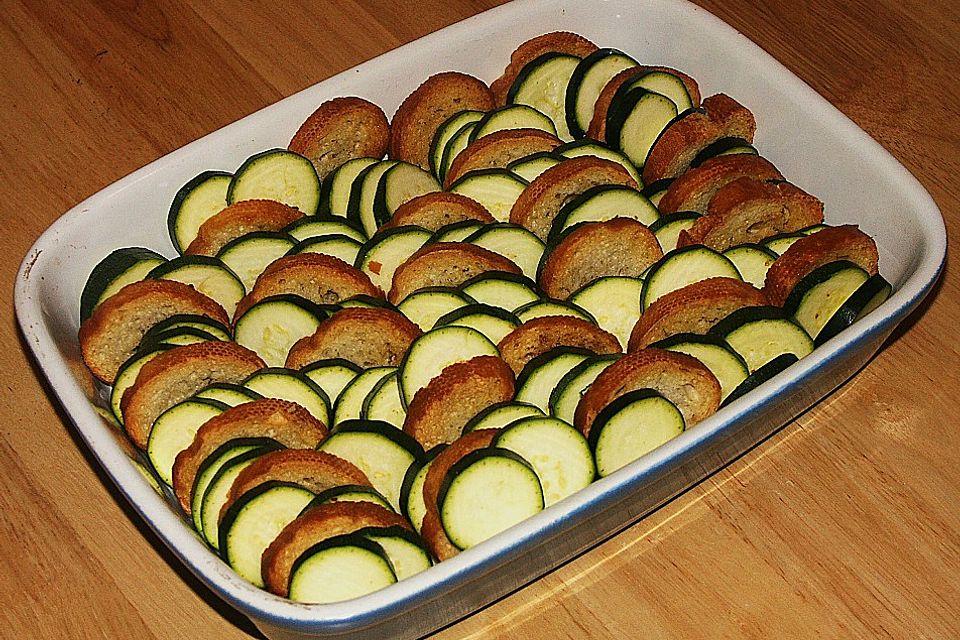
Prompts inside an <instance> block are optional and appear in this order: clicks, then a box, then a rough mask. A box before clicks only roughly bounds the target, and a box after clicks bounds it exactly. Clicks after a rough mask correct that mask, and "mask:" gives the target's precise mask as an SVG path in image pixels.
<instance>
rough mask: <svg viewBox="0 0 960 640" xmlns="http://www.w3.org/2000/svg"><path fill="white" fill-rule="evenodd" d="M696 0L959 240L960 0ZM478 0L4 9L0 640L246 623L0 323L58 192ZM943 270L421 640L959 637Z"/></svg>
mask: <svg viewBox="0 0 960 640" xmlns="http://www.w3.org/2000/svg"><path fill="white" fill-rule="evenodd" d="M698 2H699V4H702V5H703V6H704V7H705V8H707V9H708V10H710V11H711V12H713V13H715V14H716V15H718V16H719V17H720V18H722V19H723V20H725V21H727V22H728V23H730V24H731V25H733V26H734V27H736V28H737V29H738V30H740V31H741V32H742V33H744V34H745V35H746V36H748V37H749V38H750V39H752V40H754V41H755V42H757V43H758V44H760V45H761V46H762V47H763V48H764V49H766V50H767V51H769V52H770V53H772V54H773V55H774V56H775V57H776V58H778V59H779V60H781V61H782V62H783V63H784V64H786V66H787V67H789V68H790V69H791V70H792V71H793V72H794V73H796V74H797V75H799V76H800V77H801V78H802V79H804V80H805V81H806V82H808V83H809V84H810V85H812V86H813V87H814V88H815V89H816V90H817V91H819V92H820V93H821V94H823V95H824V96H825V97H826V98H827V99H828V100H829V101H830V102H832V103H833V104H835V105H836V106H837V107H838V108H840V109H841V110H842V111H843V112H845V113H846V114H847V115H849V116H850V117H851V118H852V119H853V120H854V121H855V122H856V123H857V124H858V125H859V126H861V127H862V128H864V129H865V130H866V131H867V132H868V133H870V134H871V135H872V136H873V137H874V138H876V139H877V140H878V141H879V142H880V143H881V144H882V145H883V146H884V147H886V148H887V149H888V150H889V151H890V152H891V153H892V154H893V155H894V156H896V157H897V159H899V160H900V161H901V162H902V163H903V164H904V165H905V166H906V167H907V168H908V169H909V170H910V171H911V172H912V173H913V174H914V175H916V176H917V177H918V179H919V180H920V182H921V183H922V184H923V185H924V187H926V188H927V189H928V190H929V191H930V193H931V194H932V195H933V198H934V199H935V200H936V202H937V203H938V205H939V206H940V208H941V210H942V211H943V215H944V217H945V218H946V221H947V226H948V228H949V232H950V234H952V235H950V238H951V243H950V251H954V250H956V248H957V247H956V243H955V242H953V238H954V237H955V236H956V234H957V232H958V231H960V111H958V109H960V107H958V105H960V89H958V87H960V83H958V82H957V80H956V69H957V68H960V37H958V35H960V3H957V2H955V0H898V1H894V0H879V1H867V0H807V1H806V2H803V3H797V2H793V1H792V0H723V1H720V0H698ZM496 4H499V3H498V2H497V1H496V0H416V1H413V0H389V1H387V0H330V1H328V2H296V1H294V0H275V1H274V2H269V3H266V2H263V3H256V2H254V3H247V2H244V3H237V2H227V1H225V0H208V1H206V2H200V1H197V0H186V1H182V2H181V1H177V0H157V1H156V2H136V1H134V0H87V1H78V2H73V3H71V2H52V1H50V0H3V1H2V3H0V7H2V10H0V60H2V61H3V63H2V68H3V72H2V73H0V195H2V197H0V203H2V204H0V215H2V218H0V220H2V233H0V251H2V255H3V269H2V272H0V273H2V276H0V277H2V285H3V290H4V291H6V292H7V296H6V300H7V302H6V303H5V304H4V305H3V308H2V314H3V323H2V325H0V332H2V333H0V335H2V339H3V344H5V345H7V346H6V348H5V349H3V350H2V352H0V369H2V370H3V372H4V374H3V385H2V389H3V402H2V406H0V411H2V419H0V473H2V490H0V544H2V551H0V554H2V556H0V580H2V583H3V588H2V589H0V592H2V594H3V595H2V596H0V600H2V602H0V637H3V638H32V639H34V638H138V639H139V640H149V639H153V638H158V639H162V638H219V639H222V640H227V639H234V638H237V639H241V638H250V637H258V634H257V632H256V630H255V629H254V628H252V626H251V625H250V624H249V622H247V621H246V620H245V619H243V618H242V617H241V616H238V615H237V614H235V613H234V612H232V610H230V609H229V608H228V607H227V606H226V605H224V604H222V603H220V602H219V601H218V600H217V599H216V598H215V597H214V596H213V595H212V594H211V593H209V592H208V591H207V590H206V589H205V588H204V587H203V586H202V585H200V584H199V583H198V582H197V581H196V580H195V579H193V578H192V577H191V576H190V575H189V574H188V573H187V572H186V571H185V570H184V569H183V568H182V567H181V566H180V565H179V564H178V562H177V561H176V560H175V559H174V558H173V557H172V555H171V554H170V553H169V552H167V551H166V549H165V548H164V547H163V545H162V544H161V543H159V542H158V541H157V539H156V538H155V536H154V535H153V534H152V533H151V532H150V531H149V530H148V529H147V528H146V527H145V526H144V525H143V524H142V523H141V522H140V520H139V519H138V517H137V516H136V515H135V514H134V513H133V512H132V510H131V509H130V508H129V507H128V506H127V505H126V503H125V502H124V500H123V498H122V497H120V496H119V494H118V493H116V491H114V490H113V489H112V487H111V486H110V485H109V481H108V480H107V479H106V478H105V477H104V476H103V475H102V473H101V472H100V470H99V469H98V467H97V464H96V462H95V461H94V460H93V459H92V458H91V457H90V455H89V454H88V453H87V451H86V450H85V448H84V446H83V445H82V443H81V442H80V441H79V440H78V438H77V436H76V434H75V432H74V431H73V429H72V428H71V427H70V426H69V422H68V420H67V419H66V417H65V416H64V415H63V414H61V413H59V409H58V407H57V406H56V404H55V403H54V402H53V400H52V397H51V395H50V394H49V393H48V391H47V389H46V388H45V382H44V380H43V379H42V377H41V376H40V375H39V374H38V372H37V370H36V368H35V367H34V366H33V364H32V362H31V360H30V359H29V358H28V356H27V355H26V354H25V351H24V348H25V345H24V344H23V340H22V337H21V336H20V334H19V331H18V330H17V328H16V325H15V320H14V317H13V310H12V295H11V292H12V290H13V282H14V278H15V273H16V268H17V264H18V262H19V260H20V259H21V257H22V256H23V255H24V254H25V253H26V251H27V249H28V248H29V246H30V245H31V244H32V243H33V242H34V240H35V239H36V238H37V236H38V235H39V234H40V233H41V232H42V231H43V230H44V229H45V228H46V227H47V226H48V225H49V224H50V223H52V222H53V221H54V220H55V219H56V218H57V217H58V216H59V215H60V214H61V213H62V212H63V211H65V210H67V209H68V208H70V207H71V206H73V205H74V204H76V203H77V202H79V201H81V200H82V199H84V198H85V197H87V196H89V195H91V194H93V193H95V192H96V191H98V190H100V189H101V188H103V187H105V186H106V185H108V184H110V183H111V182H113V181H115V180H117V179H119V178H121V177H122V176H124V175H126V174H127V173H129V172H131V171H133V170H135V169H137V168H139V167H141V166H143V165H144V164H146V163H148V162H150V161H152V160H154V159H156V158H158V157H160V156H162V155H164V154H166V153H168V152H170V151H172V150H174V149H176V148H178V147H180V146H182V145H184V144H186V143H188V142H190V141H191V140H193V139H195V138H197V137H199V136H201V135H203V134H205V133H208V132H210V131H212V130H214V129H216V128H218V127H220V126H222V125H225V124H228V123H230V122H232V121H234V120H236V119H238V118H240V117H241V116H244V115H246V114H248V113H250V112H253V111H255V110H257V109H259V108H261V107H264V106H266V105H269V104H270V103H272V102H274V101H276V100H277V99H279V98H281V97H284V96H287V95H290V94H292V93H294V92H296V91H298V90H299V89H302V88H304V87H306V86H309V85H311V84H313V83H315V82H317V81H320V80H323V79H324V78H327V77H329V76H330V75H332V74H334V73H336V72H338V71H341V70H343V69H346V68H348V67H351V66H353V65H354V64H357V63H359V62H361V61H363V60H366V59H369V58H372V57H374V56H376V55H378V54H380V53H383V52H385V51H388V50H390V49H392V48H394V47H396V46H398V45H400V44H403V43H405V42H408V41H411V40H413V39H415V38H417V37H420V36H422V35H424V34H427V33H430V32H432V31H435V30H437V29H440V28H442V27H444V26H447V25H449V24H452V23H454V22H456V21H458V20H460V19H462V18H465V17H468V16H470V15H473V14H475V13H478V12H480V11H483V10H484V9H487V8H490V7H491V6H493V5H496ZM683 44H684V45H685V46H695V43H683ZM506 54H507V52H503V55H504V57H506ZM851 188H855V185H851ZM953 266H954V265H952V264H950V265H948V268H947V272H946V277H945V278H944V279H943V280H942V282H941V283H940V285H939V286H938V287H937V289H936V291H935V293H934V294H933V295H932V296H931V298H930V299H929V301H928V302H927V303H926V304H924V305H923V307H922V308H921V309H920V310H919V311H918V312H917V313H915V314H914V315H913V316H912V317H911V318H910V319H909V320H908V321H907V322H906V323H905V324H904V325H903V326H902V327H901V328H900V329H898V330H897V332H896V333H895V335H894V336H893V337H892V338H891V339H890V340H889V341H888V342H887V344H886V345H885V346H884V348H883V349H882V351H881V352H880V353H879V355H877V357H876V358H875V359H874V360H873V361H872V362H871V363H870V364H869V365H868V366H867V367H866V368H865V369H864V370H863V371H862V372H861V373H860V374H859V375H858V376H857V377H856V378H855V379H853V380H852V381H851V382H849V383H848V384H846V385H845V386H844V387H842V388H841V389H840V390H838V391H837V392H835V393H834V394H832V395H831V396H830V397H828V398H827V399H826V400H824V401H823V402H821V403H820V404H818V405H817V406H816V407H815V408H814V409H812V410H811V411H809V412H807V413H806V414H804V415H803V416H801V417H800V418H798V419H797V420H796V421H794V422H793V423H791V424H790V425H788V426H787V427H786V428H784V429H783V430H782V431H780V432H778V433H777V434H776V435H775V436H773V437H771V438H770V439H768V440H767V441H766V442H764V443H762V444H761V445H760V446H758V447H756V448H755V449H753V450H752V451H751V452H749V453H748V454H746V455H745V456H743V457H742V458H740V459H738V460H736V461H735V462H733V463H732V464H731V465H729V466H728V467H727V468H725V469H724V470H722V471H720V472H718V473H717V474H715V475H714V476H712V477H711V478H709V479H708V480H706V481H704V482H703V483H701V484H700V485H698V486H696V487H695V488H693V489H691V490H689V491H688V492H686V493H685V494H683V495H681V496H680V497H678V498H676V499H675V500H673V501H672V502H670V503H669V504H667V505H666V506H664V507H663V508H661V509H659V510H658V511H656V512H655V513H653V514H652V515H650V516H649V517H647V518H645V519H644V520H642V521H641V522H639V523H638V524H636V525H635V526H633V527H631V528H629V529H628V530H626V531H624V532H622V533H621V534H619V535H617V536H616V537H614V538H612V539H610V540H608V541H607V542H605V543H603V544H600V545H599V546H597V547H596V548H594V549H593V550H591V551H590V552H588V553H587V554H585V555H583V556H581V557H580V558H578V559H576V560H574V561H572V562H570V563H568V564H567V565H565V566H563V567H561V568H560V569H558V570H557V571H555V572H553V573H551V574H549V575H547V576H546V577H544V578H543V579H541V580H539V581H537V582H536V583H534V584H532V585H530V586H527V587H525V588H523V589H520V590H519V591H517V592H515V593H513V594H512V595H510V596H508V597H506V598H504V599H502V600H501V601H499V602H497V603H495V604H493V605H491V606H490V607H488V608H486V609H484V610H482V611H480V612H478V613H476V614H474V615H472V616H470V617H469V618H467V619H465V620H462V621H460V622H458V623H456V624H453V625H452V626H450V627H448V628H446V629H444V630H442V631H441V632H439V633H438V634H436V636H435V637H436V638H438V639H439V638H443V639H444V640H447V639H450V640H452V639H453V638H504V639H506V638H517V637H521V638H591V639H597V638H639V637H647V638H683V639H689V638H771V637H772V638H813V637H818V638H820V637H822V638H956V637H960V616H958V611H960V509H958V496H960V428H958V422H960V421H958V418H957V416H958V415H960V400H958V397H960V375H958V357H957V346H956V345H957V335H958V327H960V291H958V279H957V278H956V273H955V269H954V268H953Z"/></svg>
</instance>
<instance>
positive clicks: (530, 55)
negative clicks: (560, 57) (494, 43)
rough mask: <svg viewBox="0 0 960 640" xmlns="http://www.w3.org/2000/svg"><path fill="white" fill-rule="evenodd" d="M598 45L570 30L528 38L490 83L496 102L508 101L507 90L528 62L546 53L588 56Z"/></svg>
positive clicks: (503, 103) (503, 102)
mask: <svg viewBox="0 0 960 640" xmlns="http://www.w3.org/2000/svg"><path fill="white" fill-rule="evenodd" d="M597 48H598V47H597V45H595V44H593V43H592V42H590V41H589V40H587V39H586V38H584V37H583V36H581V35H578V34H576V33H571V32H569V31H552V32H550V33H544V34H543V35H539V36H536V37H535V38H531V39H530V40H527V41H526V42H524V43H523V44H521V45H520V46H519V47H517V48H516V49H515V50H514V52H513V53H512V54H511V55H510V64H508V65H507V67H506V68H505V69H504V70H503V73H502V74H501V75H500V77H499V78H497V79H496V80H494V81H493V83H492V84H491V85H490V90H491V91H492V92H493V95H494V97H495V98H496V103H497V105H499V106H503V105H505V104H506V102H507V92H509V91H510V87H511V86H512V85H513V81H514V80H516V79H517V76H518V75H519V74H520V71H521V69H523V68H524V67H525V66H526V65H527V63H528V62H533V61H534V60H536V59H537V58H539V57H540V56H542V55H543V54H545V53H554V52H556V53H566V54H569V55H573V56H577V57H578V58H586V57H587V56H588V55H590V54H591V53H593V52H594V51H596V50H597Z"/></svg>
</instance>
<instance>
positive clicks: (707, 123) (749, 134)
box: [643, 93, 757, 184]
mask: <svg viewBox="0 0 960 640" xmlns="http://www.w3.org/2000/svg"><path fill="white" fill-rule="evenodd" d="M756 130H757V122H756V120H755V119H754V117H753V113H751V112H750V110H749V109H747V108H746V107H744V106H743V105H742V104H740V103H739V102H737V101H736V100H734V99H733V98H731V97H730V96H727V95H724V94H722V93H718V94H716V95H712V96H710V97H709V98H706V99H704V101H703V104H702V108H701V109H695V110H691V111H689V112H687V114H686V115H685V116H683V117H681V118H678V119H677V120H674V121H673V122H672V123H671V124H670V125H669V126H668V127H667V128H666V129H665V130H664V131H663V133H661V134H660V137H659V138H657V141H656V142H655V143H654V144H653V147H652V148H651V149H650V153H649V155H648V156H647V161H646V163H644V165H643V182H644V183H645V184H653V183H654V182H656V181H657V180H663V179H665V178H676V177H677V176H679V175H680V174H682V173H683V172H684V171H686V170H687V169H688V168H689V167H690V163H691V162H693V159H694V158H696V157H697V154H698V153H700V152H701V151H703V150H704V149H705V148H706V147H708V146H709V145H711V144H713V143H714V142H716V141H717V140H719V139H721V138H743V139H744V140H746V141H747V142H753V134H754V133H755V132H756Z"/></svg>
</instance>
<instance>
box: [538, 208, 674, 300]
mask: <svg viewBox="0 0 960 640" xmlns="http://www.w3.org/2000/svg"><path fill="white" fill-rule="evenodd" d="M662 257H663V250H662V249H661V248H660V243H659V242H657V237H656V236H655V235H653V232H652V231H650V229H648V228H647V227H646V225H644V224H643V223H641V222H637V221H636V220H632V219H630V218H613V219H612V220H607V221H605V222H587V223H584V224H581V225H578V226H577V227H575V228H574V229H573V230H572V231H571V232H570V233H568V234H567V235H566V236H565V237H564V238H563V239H562V240H561V241H560V242H559V243H558V244H557V245H556V246H555V247H554V248H553V250H552V251H551V252H550V254H549V255H548V256H547V257H546V259H545V261H544V263H543V267H542V269H541V271H540V287H541V288H542V289H543V290H544V292H545V293H546V294H547V295H548V296H550V297H551V298H558V299H560V300H566V299H567V298H568V297H569V296H570V295H571V294H572V293H574V292H575V291H577V290H578V289H580V288H581V287H583V286H584V285H586V284H588V283H590V282H593V281H594V280H596V279H597V278H602V277H604V276H632V277H638V276H640V274H642V273H643V272H644V271H645V270H646V268H647V267H649V266H650V265H652V264H653V263H654V262H656V261H657V260H659V259H660V258H662Z"/></svg>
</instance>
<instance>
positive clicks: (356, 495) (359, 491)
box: [301, 484, 393, 515]
mask: <svg viewBox="0 0 960 640" xmlns="http://www.w3.org/2000/svg"><path fill="white" fill-rule="evenodd" d="M331 502H372V503H374V504H378V505H380V506H381V507H383V508H384V509H387V510H388V511H393V507H391V506H390V503H389V502H388V501H387V499H386V498H385V497H383V494H382V493H380V492H379V491H377V490H376V489H374V488H373V487H369V486H367V485H363V484H342V485H339V486H336V487H330V488H329V489H326V490H325V491H321V492H320V493H318V494H317V495H316V496H314V497H313V500H311V501H310V504H308V505H307V506H306V507H304V509H303V513H306V512H307V511H309V510H310V509H312V508H314V507H316V506H318V505H321V504H328V503H331ZM301 515H302V514H301Z"/></svg>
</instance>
